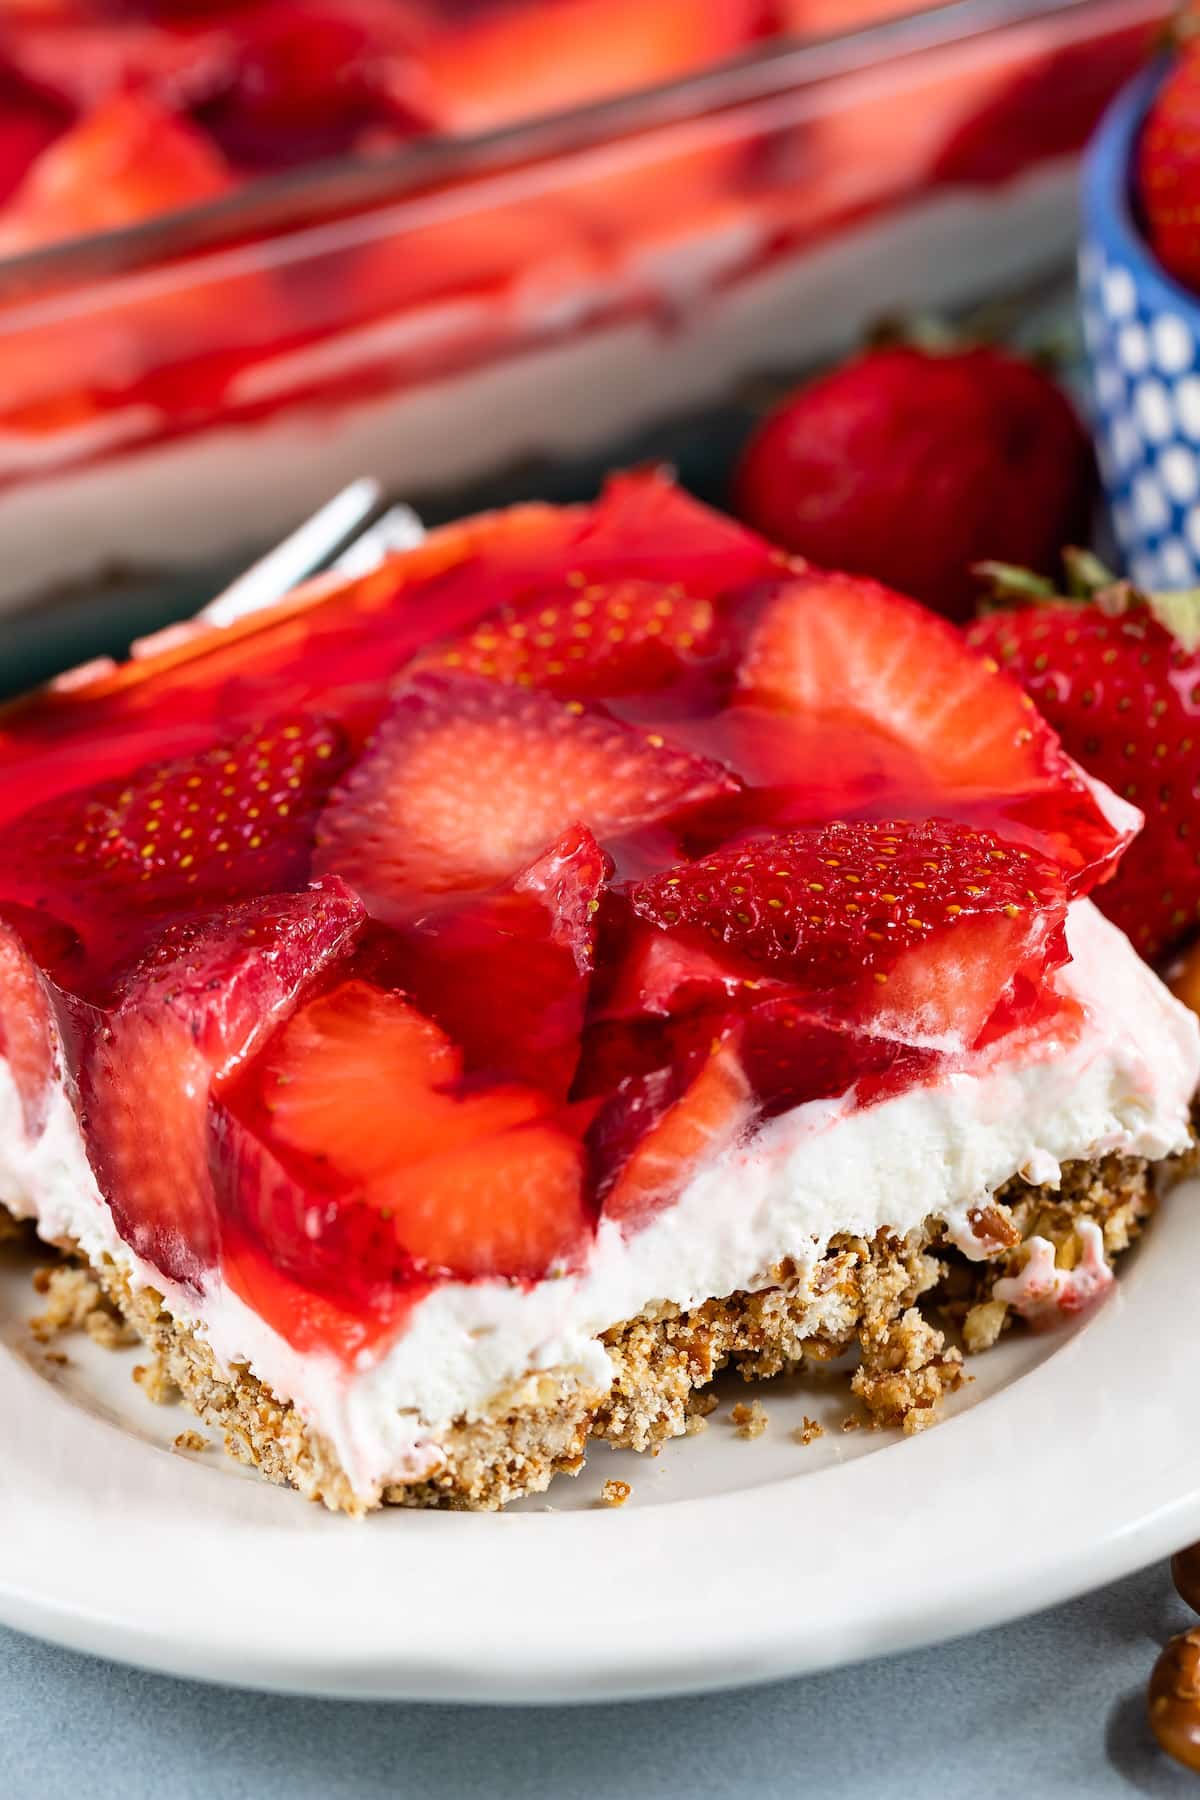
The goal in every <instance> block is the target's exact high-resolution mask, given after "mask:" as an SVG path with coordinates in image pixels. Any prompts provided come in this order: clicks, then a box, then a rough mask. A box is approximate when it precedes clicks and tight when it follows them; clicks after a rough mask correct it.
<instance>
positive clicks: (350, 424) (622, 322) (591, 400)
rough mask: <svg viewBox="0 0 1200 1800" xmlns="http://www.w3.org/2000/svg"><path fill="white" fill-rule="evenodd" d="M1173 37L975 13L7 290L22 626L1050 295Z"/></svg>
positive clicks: (235, 206)
mask: <svg viewBox="0 0 1200 1800" xmlns="http://www.w3.org/2000/svg"><path fill="white" fill-rule="evenodd" d="M831 10H833V9H832V8H830V7H827V8H826V11H827V12H828V11H831ZM860 10H861V9H860ZM1168 10H1169V8H1168V6H1167V4H1166V0H957V3H950V4H943V5H940V6H934V7H930V8H923V9H921V10H920V11H918V12H914V13H910V14H908V15H906V16H903V17H900V18H893V19H888V20H886V21H884V22H883V23H878V24H875V25H871V26H868V27H867V28H865V29H858V30H855V31H852V32H849V33H843V34H842V35H839V36H835V37H828V38H824V39H821V40H818V41H807V42H799V41H796V40H779V41H773V42H770V43H768V44H766V45H765V46H764V47H762V48H761V49H759V50H757V51H755V52H754V53H752V54H749V55H745V56H742V57H740V58H739V59H738V60H737V61H735V62H729V63H725V64H722V65H720V66H718V67H715V68H712V69H709V70H707V71H705V72H703V73H701V74H698V75H693V76H689V77H687V78H686V79H684V80H681V81H677V82H674V83H672V84H670V85H668V86H665V87H660V88H657V89H654V90H652V91H649V92H644V93H640V94H636V95H631V96H628V97H626V98H620V99H617V100H613V101H607V102H604V103H602V104H598V105H592V106H588V107H585V108H582V109H579V110H576V111H574V112H572V113H569V114H561V115H558V116H553V117H548V118H544V119H540V120H536V121H534V122H531V123H528V124H525V125H521V126H517V127H513V128H509V129H505V130H502V131H497V132H493V133H491V134H488V135H483V136H477V137H473V138H469V139H464V138H460V139H445V138H442V139H429V140H423V141H417V142H414V143H413V144H411V145H410V146H408V147H407V148H405V149H404V150H402V151H400V152H398V153H396V154H395V155H394V156H390V157H389V158H387V159H386V160H384V161H371V162H364V161H357V162H355V161H342V162H338V163H328V164H324V165H319V166H314V167H310V168H308V169H305V170H301V171H293V172H292V173H289V174H287V175H281V176H275V177H272V178H270V179H267V180H261V181H258V182H254V183H252V184H251V185H249V186H247V187H244V188H242V189H240V190H239V191H238V192H236V193H234V194H233V195H232V196H230V197H228V198H224V199H222V200H220V201H219V202H216V203H212V204H209V205H207V206H204V207H198V208H194V209H190V210H188V211H184V212H178V213H173V214H168V215H165V216H163V217H160V218H156V219H154V220H152V221H150V222H149V223H146V224H144V225H139V226H137V227H135V228H131V229H126V230H122V231H115V232H109V233H106V234H103V235H101V236H96V237H92V238H89V239H80V240H75V241H72V242H68V243H65V244H62V245H59V246H56V247H54V248H52V249H48V250H42V251H39V252H37V253H35V254H32V255H26V256H21V257H16V258H10V259H8V260H6V261H0V545H2V546H3V549H4V555H3V558H2V559H0V562H2V566H0V608H7V609H8V610H10V611H13V610H15V609H17V608H19V607H21V606H24V605H28V604H30V603H32V602H33V601H34V599H36V598H37V597H40V596H44V595H45V594H47V593H48V592H53V591H56V590H57V591H60V592H61V591H62V590H63V588H64V587H67V586H69V585H70V584H72V583H79V582H80V581H89V582H94V581H95V578H96V577H97V576H100V575H105V576H108V577H110V578H111V577H113V576H115V575H117V574H121V573H125V572H128V571H131V570H135V571H138V570H155V571H171V572H173V573H174V572H177V571H180V570H186V569H189V568H190V569H196V568H206V567H214V566H216V565H217V564H219V563H220V561H221V560H222V559H224V558H228V557H230V556H232V555H234V554H240V553H242V552H244V551H249V550H251V549H253V548H254V547H256V546H258V545H260V544H262V543H265V542H266V541H268V540H270V539H271V538H273V537H274V536H276V535H278V534H279V533H281V532H282V531H284V530H286V529H287V528H288V527H289V526H290V525H292V524H293V523H294V522H295V521H296V519H297V518H298V517H300V516H301V515H302V514H303V513H305V512H306V511H307V510H309V509H311V508H312V507H313V506H315V505H317V504H318V503H319V502H320V501H321V500H322V499H324V498H325V497H326V496H327V495H328V494H329V493H330V492H331V491H332V490H333V489H335V488H337V487H338V486H340V485H341V484H342V483H343V482H344V481H345V480H347V479H348V478H350V477H352V476H354V475H356V474H359V473H362V472H364V471H369V472H370V473H372V474H374V475H377V476H379V477H380V478H381V479H383V480H384V481H385V482H386V483H388V484H389V485H390V486H391V487H392V488H394V489H395V490H396V491H397V492H399V493H401V494H402V495H403V496H404V497H406V498H411V499H414V500H415V501H417V502H418V503H432V505H433V507H434V509H435V510H436V507H437V499H438V496H439V495H444V494H446V493H447V492H449V491H450V490H452V489H458V488H461V486H462V484H463V483H464V482H469V481H473V480H477V479H479V478H481V477H485V476H487V475H489V474H491V473H493V472H499V471H503V470H505V469H511V468H513V467H515V466H517V465H519V464H521V463H522V462H526V463H528V462H529V461H530V460H531V459H536V460H542V459H547V460H548V459H556V458H562V457H564V456H567V457H569V456H576V455H580V454H583V453H588V452H591V451H593V450H599V449H601V448H602V447H603V446H604V445H605V444H609V443H613V442H616V441H619V440H621V439H628V436H629V434H630V433H631V432H636V431H639V430H644V429H645V428H648V427H652V426H654V425H655V424H656V423H657V422H659V421H661V420H664V419H668V418H671V417H674V416H678V415H679V414H682V413H686V412H687V411H689V410H692V409H694V408H697V407H699V406H702V405H704V404H706V403H708V402H710V401H712V400H714V399H715V398H717V397H718V396H719V395H720V394H721V393H723V392H727V391H728V390H729V388H730V387H731V385H732V384H734V383H737V382H739V381H741V380H743V379H745V378H746V377H749V376H752V375H754V374H755V373H757V372H760V371H764V370H769V369H778V368H794V367H801V366H803V365H804V364H806V363H808V362H810V361H812V360H813V359H814V358H817V357H819V356H822V355H825V354H828V353H830V352H833V351H836V350H837V349H839V348H841V347H843V346H845V345H847V344H848V343H850V342H851V341H852V340H853V339H854V338H855V337H856V335H857V334H859V333H860V332H861V330H862V329H863V328H864V326H865V325H867V324H868V323H870V322H871V321H872V320H873V319H874V318H876V317H877V316H878V315H880V314H882V313H886V312H889V311H894V310H895V309H897V308H901V307H903V308H909V307H922V306H924V307H928V306H938V307H943V308H944V307H956V306H959V305H962V304H965V303H969V302H973V301H976V300H978V299H980V298H981V297H984V296H987V295H990V294H994V293H996V292H998V291H1001V290H1003V289H1005V288H1007V287H1011V286H1012V285H1013V284H1014V283H1016V282H1019V281H1023V280H1026V279H1029V278H1032V277H1034V276H1036V275H1038V274H1039V273H1040V272H1043V271H1048V270H1050V269H1051V268H1053V267H1054V266H1057V265H1061V264H1062V263H1063V261H1064V260H1065V259H1066V258H1067V257H1068V256H1069V254H1070V250H1071V247H1072V244H1073V240H1074V218H1073V209H1074V177H1075V162H1076V158H1077V153H1078V151H1079V149H1080V147H1081V146H1082V144H1083V142H1084V140H1085V138H1086V137H1087V135H1088V133H1089V131H1090V129H1091V127H1092V125H1093V123H1094V121H1095V119H1096V118H1097V116H1098V114H1099V112H1100V110H1101V109H1102V107H1103V106H1104V104H1105V103H1106V102H1107V100H1108V99H1109V98H1110V96H1111V95H1112V93H1113V92H1114V91H1115V89H1116V88H1117V87H1118V86H1119V84H1120V83H1121V81H1122V80H1123V79H1124V78H1125V76H1126V75H1127V74H1128V72H1129V71H1130V70H1131V68H1133V67H1134V66H1135V65H1136V63H1137V61H1138V59H1139V57H1140V56H1141V55H1142V54H1143V53H1144V50H1145V48H1146V45H1147V43H1148V41H1149V38H1150V35H1151V33H1152V31H1153V29H1154V27H1155V26H1156V25H1157V24H1159V23H1160V22H1161V20H1162V19H1163V17H1164V15H1165V14H1166V12H1167V11H1168ZM102 595H103V588H102V587H101V588H100V589H99V590H98V591H97V595H96V600H95V601H94V602H93V603H100V602H101V601H102ZM0 654H2V653H0Z"/></svg>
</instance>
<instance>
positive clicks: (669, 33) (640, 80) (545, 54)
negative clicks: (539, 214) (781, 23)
mask: <svg viewBox="0 0 1200 1800" xmlns="http://www.w3.org/2000/svg"><path fill="white" fill-rule="evenodd" d="M764 16H765V14H764V9H763V8H762V6H761V4H760V0H706V4H705V5H704V6H699V7H698V6H696V5H695V4H694V0H656V4H655V5H654V6H651V7H647V6H646V5H645V3H644V0H556V4H555V5H553V6H527V5H520V4H513V3H512V0H507V3H506V4H500V5H498V6H482V7H474V8H471V9H470V10H469V12H468V13H467V16H466V17H465V18H464V17H462V16H461V13H460V12H459V11H458V10H457V9H456V12H455V15H454V16H452V17H451V18H449V19H447V21H446V22H445V24H444V26H443V29H442V30H441V31H440V32H439V33H438V34H437V35H436V36H435V37H434V38H433V40H432V41H431V43H430V44H429V46H428V48H427V50H426V53H425V61H426V62H427V65H428V67H429V70H430V73H431V75H432V78H433V80H434V82H435V83H436V85H437V88H438V91H439V93H440V94H441V95H442V96H443V100H444V106H445V111H446V115H447V117H448V119H449V121H450V123H451V125H452V128H453V129H454V130H455V131H458V132H464V131H465V132H475V131H487V130H492V129H494V128H495V127H496V126H498V125H505V124H511V123H513V122H515V121H516V120H517V119H521V118H531V117H534V116H535V115H538V114H541V113H552V112H562V111H565V110H567V109H569V108H571V107H575V106H581V105H585V104H587V103H588V102H590V101H595V100H600V99H603V98H604V97H605V96H608V95H613V94H625V93H628V92H629V91H630V89H632V88H643V87H652V86H657V85H658V83H660V82H663V81H670V80H672V79H674V78H675V77H678V76H680V75H685V74H687V73H688V71H689V70H692V69H699V68H703V67H704V66H705V65H706V64H707V63H709V62H714V61H717V60H719V59H720V58H722V57H725V56H731V55H733V54H734V53H735V52H736V51H737V50H739V49H741V48H742V47H743V46H744V45H746V44H747V43H748V42H749V41H750V40H751V39H752V38H753V37H754V35H755V34H756V32H757V30H758V29H759V27H760V25H761V23H762V21H763V19H764ZM517 70H519V71H520V73H521V79H520V81H519V82H517V83H514V79H513V76H514V72H515V71H517Z"/></svg>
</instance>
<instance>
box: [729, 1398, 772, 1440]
mask: <svg viewBox="0 0 1200 1800" xmlns="http://www.w3.org/2000/svg"><path fill="white" fill-rule="evenodd" d="M729 1417H730V1418H731V1419H732V1421H733V1424H734V1427H735V1429H736V1431H737V1434H738V1436H739V1437H740V1438H757V1437H761V1436H762V1434H763V1432H764V1431H765V1430H766V1429H767V1419H768V1413H767V1409H766V1407H765V1406H764V1405H763V1403H762V1401H761V1400H751V1401H749V1402H747V1401H745V1400H739V1401H738V1403H737V1405H736V1406H735V1407H734V1408H733V1410H732V1412H731V1413H730V1415H729Z"/></svg>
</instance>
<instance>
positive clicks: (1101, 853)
mask: <svg viewBox="0 0 1200 1800" xmlns="http://www.w3.org/2000/svg"><path fill="white" fill-rule="evenodd" d="M738 690H739V697H740V700H741V701H742V703H743V704H747V705H750V706H754V707H758V708H761V709H763V710H764V711H765V712H769V713H774V714H779V713H783V714H785V715H787V717H788V719H789V722H793V721H794V724H795V743H794V749H793V758H794V762H795V766H796V767H797V768H798V769H805V768H813V769H815V770H817V771H818V772H819V773H821V778H822V779H825V778H826V777H825V775H824V773H823V772H824V771H828V770H830V769H835V770H839V771H843V772H844V773H843V775H842V778H843V779H844V780H845V782H846V784H847V787H848V788H849V787H852V786H853V775H854V771H855V769H856V768H859V767H862V766H863V764H864V762H865V761H874V762H877V763H878V764H879V767H880V768H881V769H883V770H886V769H887V767H888V765H889V763H894V767H895V775H894V783H893V786H894V791H893V793H892V796H891V809H892V811H893V816H896V814H897V813H899V812H901V811H902V810H903V809H904V807H905V805H906V803H907V804H909V805H912V811H913V812H914V813H916V812H918V811H919V812H924V813H929V812H933V811H935V810H937V806H938V799H939V797H940V799H941V804H942V805H943V806H945V804H946V801H947V799H949V798H951V797H953V799H954V800H955V801H956V802H957V803H958V804H960V805H961V804H962V803H964V802H966V803H971V802H974V803H976V804H977V805H983V804H987V805H988V806H989V807H990V808H991V809H992V810H993V811H995V810H999V811H1000V812H1002V813H1003V815H1004V816H1005V818H1006V819H1009V820H1010V821H1011V823H1012V825H1013V826H1014V827H1015V830H1014V835H1017V836H1021V837H1025V836H1027V835H1028V837H1029V839H1030V841H1037V842H1040V844H1041V845H1042V847H1044V848H1049V849H1050V850H1051V851H1052V853H1053V854H1054V856H1055V857H1056V858H1057V859H1058V860H1060V861H1061V862H1062V864H1063V866H1064V867H1065V868H1068V869H1071V870H1072V871H1075V872H1077V874H1076V882H1077V886H1079V887H1082V888H1085V889H1086V887H1088V886H1091V885H1092V884H1093V883H1094V882H1095V881H1096V880H1097V879H1098V878H1099V877H1100V876H1101V874H1102V873H1103V872H1105V871H1106V870H1107V868H1108V867H1109V865H1110V864H1111V863H1112V861H1113V860H1114V859H1115V858H1116V857H1117V856H1118V855H1119V854H1120V852H1121V850H1122V849H1123V848H1124V847H1125V844H1126V843H1127V842H1128V837H1129V834H1128V832H1126V831H1124V830H1123V829H1121V828H1118V827H1116V826H1114V825H1113V824H1112V823H1110V820H1109V817H1108V816H1107V815H1106V813H1105V812H1104V811H1103V810H1102V809H1101V807H1100V805H1099V804H1098V801H1097V798H1096V796H1095V793H1094V790H1093V788H1092V787H1091V786H1090V785H1089V784H1088V783H1087V782H1086V781H1085V779H1084V778H1083V776H1082V775H1081V773H1080V771H1079V769H1078V768H1077V767H1076V766H1075V764H1074V763H1072V762H1071V760H1070V758H1069V757H1068V756H1067V755H1066V754H1065V752H1064V751H1063V750H1062V748H1061V746H1060V744H1059V742H1058V739H1057V737H1056V736H1055V734H1054V732H1053V731H1052V730H1051V729H1050V727H1049V726H1048V725H1047V724H1046V723H1045V722H1044V721H1043V720H1042V719H1041V718H1040V717H1039V716H1038V714H1037V712H1036V711H1035V709H1034V707H1033V706H1032V704H1031V703H1030V702H1029V700H1028V698H1027V696H1026V695H1025V694H1023V693H1022V691H1021V689H1020V687H1019V686H1018V685H1017V683H1016V682H1014V681H1012V680H1011V679H1010V678H1009V677H1008V676H1006V675H1003V674H1001V673H1000V672H999V670H998V669H997V666H996V664H995V663H994V662H993V661H991V660H990V659H989V658H986V657H981V656H978V655H977V654H976V653H975V652H974V651H972V650H971V649H969V648H968V646H967V645H966V644H965V643H964V642H963V640H962V638H961V637H960V635H959V633H958V632H957V631H956V630H955V628H954V627H953V626H952V625H950V624H948V623H947V622H946V621H945V620H944V619H939V618H937V617H936V616H935V615H934V614H932V613H929V612H926V611H925V609H924V608H923V607H920V606H918V605H916V604H915V602H913V601H911V600H906V599H904V598H903V597H902V596H901V595H899V594H893V593H891V592H890V591H889V590H888V589H887V588H884V587H880V586H879V585H878V584H877V583H876V582H873V581H867V580H865V579H861V578H859V577H857V576H850V575H833V574H825V573H821V572H818V571H813V572H811V573H809V574H802V575H799V576H797V577H796V578H795V579H794V580H793V581H790V582H789V583H788V584H787V585H786V586H785V587H783V588H781V589H780V591H779V592H778V593H777V595H776V596H775V597H774V598H773V599H772V600H771V601H769V602H768V604H767V605H766V607H765V609H764V611H763V613H762V616H761V618H760V619H759V621H758V624H757V626H756V627H755V629H754V631H753V633H752V635H751V638H750V641H749V643H748V645H747V648H746V651H745V655H744V657H743V660H742V664H741V668H740V670H739V673H738ZM776 760H778V759H776ZM877 779H878V778H877ZM1010 796H1015V797H1018V799H1020V800H1022V801H1023V804H1019V805H1013V806H1009V804H1008V800H1009V797H1010ZM914 801H919V802H920V804H919V805H913V804H912V803H913V802H914Z"/></svg>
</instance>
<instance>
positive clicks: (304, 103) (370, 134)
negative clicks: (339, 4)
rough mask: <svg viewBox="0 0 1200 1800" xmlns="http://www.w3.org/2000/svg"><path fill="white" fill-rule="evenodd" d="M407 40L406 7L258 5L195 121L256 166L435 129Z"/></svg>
mask: <svg viewBox="0 0 1200 1800" xmlns="http://www.w3.org/2000/svg"><path fill="white" fill-rule="evenodd" d="M408 35H409V34H407V33H406V32H405V30H404V28H403V16H402V14H401V13H400V12H399V11H397V10H387V9H385V10H384V11H382V12H379V13H377V14H376V13H373V12H370V11H368V10H366V9H363V8H355V7H345V8H339V9H338V10H337V11H334V10H333V9H332V8H328V9H327V8H326V7H324V6H321V5H319V4H313V3H311V0H310V3H309V4H273V5H270V4H269V5H261V6H258V7H256V8H255V9H254V10H253V11H252V12H251V13H249V14H248V15H247V16H246V17H245V18H244V19H243V20H242V21H241V23H240V25H239V28H238V39H239V41H238V45H237V52H236V55H234V56H232V57H230V58H229V60H228V67H227V71H226V79H225V80H224V81H222V82H220V83H219V84H216V91H215V92H214V93H211V94H208V95H206V96H205V98H204V100H203V101H202V103H201V104H199V105H197V106H194V107H193V108H192V112H193V117H195V118H196V119H197V121H198V122H199V123H200V124H202V125H203V126H204V127H205V129H206V130H207V131H209V132H211V134H212V136H213V137H214V138H215V139H216V140H217V142H218V143H219V144H220V145H221V147H222V148H223V150H224V151H225V153H226V155H227V156H229V157H231V158H232V159H233V161H234V162H235V163H239V164H241V165H243V166H245V167H249V168H253V169H258V168H279V167H287V166H289V165H290V164H294V163H301V162H312V161H315V160H317V159H318V158H320V157H324V156H341V155H345V154H347V153H348V152H350V151H352V150H354V149H356V148H363V149H371V148H375V147H378V145H380V144H387V143H389V142H398V141H400V140H402V139H403V138H406V137H410V136H412V135H413V134H414V133H416V132H419V131H424V130H428V129H430V127H431V126H432V124H433V120H432V119H431V118H430V116H429V115H428V113H427V112H426V111H425V110H424V109H423V108H421V107H419V106H417V105H415V104H414V102H413V98H412V90H413V88H414V85H415V84H414V82H413V80H412V75H411V72H410V66H409V57H408V50H409V43H408Z"/></svg>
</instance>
